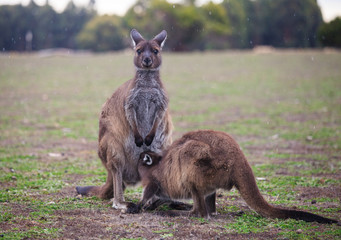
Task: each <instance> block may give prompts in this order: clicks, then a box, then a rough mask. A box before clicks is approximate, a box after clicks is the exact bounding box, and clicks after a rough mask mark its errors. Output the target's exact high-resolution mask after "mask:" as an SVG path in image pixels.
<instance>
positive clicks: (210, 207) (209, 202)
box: [205, 192, 216, 214]
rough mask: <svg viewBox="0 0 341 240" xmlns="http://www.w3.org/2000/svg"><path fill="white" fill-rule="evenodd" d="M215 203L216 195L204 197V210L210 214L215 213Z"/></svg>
mask: <svg viewBox="0 0 341 240" xmlns="http://www.w3.org/2000/svg"><path fill="white" fill-rule="evenodd" d="M215 201H216V193H215V192H214V193H212V194H211V195H208V196H206V198H205V203H206V208H207V211H208V212H209V213H210V214H215V213H216V206H215Z"/></svg>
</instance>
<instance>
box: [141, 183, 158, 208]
mask: <svg viewBox="0 0 341 240" xmlns="http://www.w3.org/2000/svg"><path fill="white" fill-rule="evenodd" d="M158 190H159V186H158V185H157V183H155V182H150V183H149V184H148V185H147V186H146V187H145V189H144V190H143V197H142V200H141V201H140V202H139V206H140V208H142V209H150V208H153V206H152V205H153V204H154V202H155V201H156V200H157V198H155V194H156V193H157V192H158ZM154 209H155V208H154Z"/></svg>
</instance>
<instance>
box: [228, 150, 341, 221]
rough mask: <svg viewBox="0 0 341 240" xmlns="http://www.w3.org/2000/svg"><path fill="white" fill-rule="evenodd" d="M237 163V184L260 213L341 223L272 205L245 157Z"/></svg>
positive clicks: (241, 192)
mask: <svg viewBox="0 0 341 240" xmlns="http://www.w3.org/2000/svg"><path fill="white" fill-rule="evenodd" d="M235 164H236V165H237V166H235V167H236V169H239V170H238V171H236V172H235V174H234V177H235V186H236V188H237V189H238V190H239V192H240V194H241V196H242V197H243V199H244V200H245V201H246V203H247V204H248V205H249V206H250V207H251V208H252V209H254V210H255V211H256V212H257V213H259V214H260V215H262V216H264V217H269V218H281V219H286V218H293V219H297V220H303V221H306V222H319V223H329V224H331V223H338V224H340V223H339V222H338V221H337V220H334V219H329V218H325V217H322V216H319V215H316V214H313V213H309V212H304V211H299V210H290V209H282V208H278V207H274V206H271V205H270V204H268V203H267V201H266V200H265V199H264V198H263V196H262V195H261V193H260V191H259V189H258V187H257V184H256V180H255V177H254V174H253V172H252V169H251V167H250V165H249V164H248V162H247V161H246V159H245V157H244V161H238V162H236V163H235Z"/></svg>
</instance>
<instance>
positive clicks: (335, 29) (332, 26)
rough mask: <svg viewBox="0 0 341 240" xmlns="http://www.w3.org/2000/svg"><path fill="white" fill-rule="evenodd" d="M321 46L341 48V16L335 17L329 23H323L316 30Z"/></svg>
mask: <svg viewBox="0 0 341 240" xmlns="http://www.w3.org/2000/svg"><path fill="white" fill-rule="evenodd" d="M318 36H319V39H320V41H321V43H322V44H323V46H328V47H337V48H341V18H340V17H336V18H335V19H334V20H332V21H331V22H329V23H324V24H323V25H322V26H321V28H320V29H319V32H318Z"/></svg>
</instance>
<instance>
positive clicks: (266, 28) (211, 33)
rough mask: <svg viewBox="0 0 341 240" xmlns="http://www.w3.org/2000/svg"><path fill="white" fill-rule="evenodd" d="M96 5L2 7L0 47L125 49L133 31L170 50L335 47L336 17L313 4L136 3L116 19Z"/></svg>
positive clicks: (243, 0)
mask: <svg viewBox="0 0 341 240" xmlns="http://www.w3.org/2000/svg"><path fill="white" fill-rule="evenodd" d="M95 6H96V3H95V0H90V1H89V3H88V5H87V6H82V7H79V6H76V5H75V4H74V3H73V1H72V0H70V2H69V3H68V4H67V6H66V8H65V9H64V11H63V12H61V13H58V12H56V11H55V10H54V9H53V8H52V7H51V6H50V5H49V2H48V0H47V1H46V3H45V5H43V6H39V5H37V4H36V3H35V2H34V0H31V1H30V3H29V4H28V5H27V6H22V5H3V6H0V33H1V34H0V47H1V49H2V51H25V50H40V49H46V48H71V49H88V50H92V51H112V50H121V49H124V48H127V47H129V45H130V39H129V31H130V30H131V29H132V28H136V29H138V30H139V31H140V32H142V33H144V34H146V36H145V37H147V38H150V37H152V34H156V33H158V32H159V31H160V30H161V29H165V30H167V32H168V36H169V38H168V40H167V49H168V50H171V51H190V50H210V49H229V48H239V49H247V48H253V47H255V46H258V45H269V46H273V47H280V48H288V47H290V48H314V47H320V46H333V47H341V39H340V36H341V32H340V29H341V28H340V24H341V23H340V22H341V19H340V18H336V19H335V20H334V21H332V22H330V23H324V22H323V19H322V14H321V11H320V8H319V6H318V4H317V0H224V1H222V2H221V3H219V4H218V3H217V4H216V3H213V2H208V3H206V4H204V5H202V6H197V5H196V3H195V0H184V1H182V2H181V3H177V4H173V3H169V2H168V1H166V0H138V1H137V2H136V3H135V4H134V5H133V6H132V7H131V8H130V9H129V10H128V11H127V12H126V14H125V15H124V16H122V17H121V16H116V15H99V14H98V13H97V12H96V10H95ZM148 34H149V35H148Z"/></svg>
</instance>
